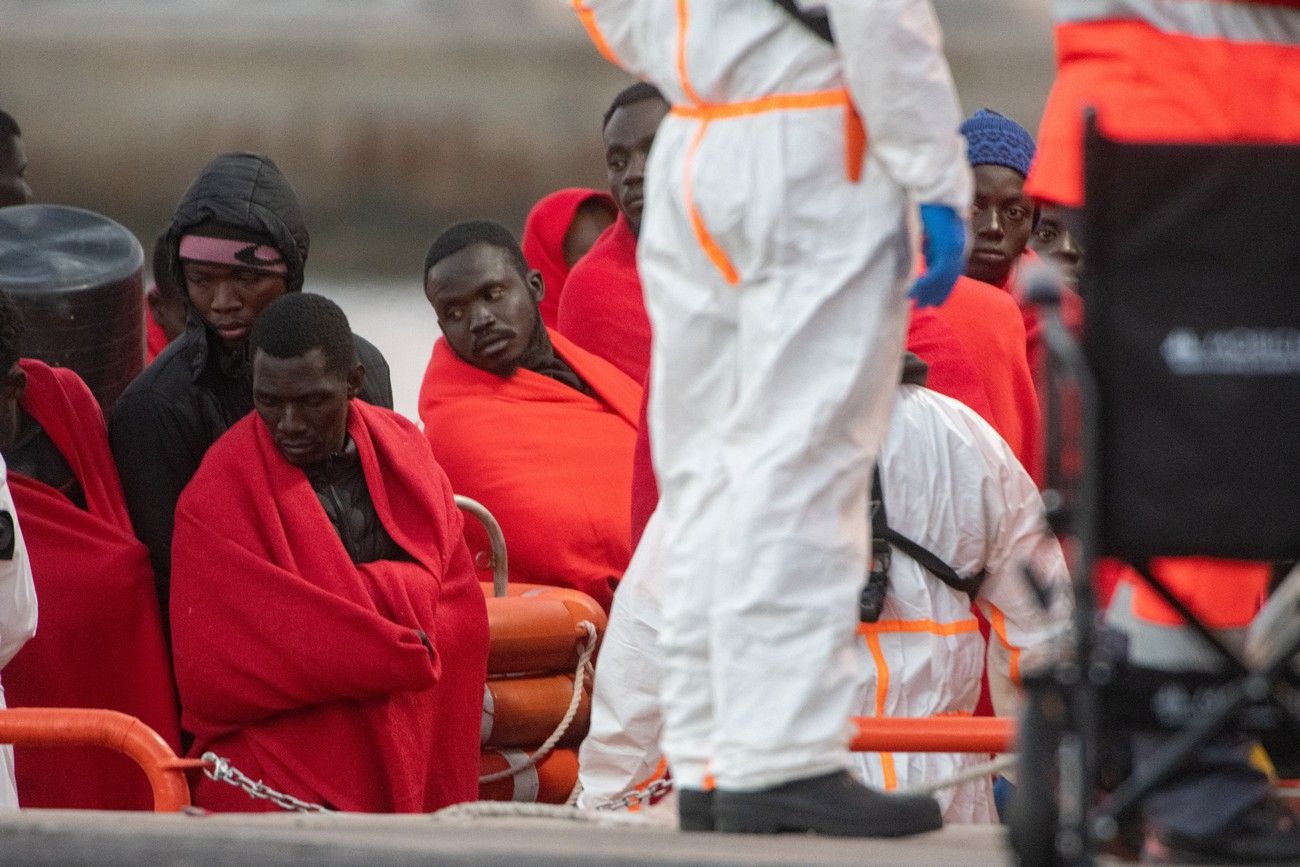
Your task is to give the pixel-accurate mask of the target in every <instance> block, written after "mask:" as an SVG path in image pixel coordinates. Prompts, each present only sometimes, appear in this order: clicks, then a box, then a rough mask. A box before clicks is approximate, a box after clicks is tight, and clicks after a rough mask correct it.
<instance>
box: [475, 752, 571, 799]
mask: <svg viewBox="0 0 1300 867" xmlns="http://www.w3.org/2000/svg"><path fill="white" fill-rule="evenodd" d="M527 761H528V753H526V752H524V751H523V750H485V751H484V752H483V753H482V755H481V756H480V757H479V774H480V776H486V775H488V774H492V773H496V772H498V771H504V770H505V769H506V768H517V767H520V766H521V765H523V764H524V763H526V762H527ZM577 784H578V753H577V751H576V750H555V751H554V752H552V753H550V754H549V755H547V756H546V757H545V758H543V759H542V760H541V761H540V762H538V763H537V765H536V766H534V767H531V768H525V769H524V770H522V771H520V772H519V773H518V774H515V775H514V776H511V777H507V778H505V779H504V780H497V781H496V782H492V783H480V784H479V787H478V797H479V800H480V801H527V802H531V803H539V804H563V803H564V802H565V801H567V800H568V799H569V794H570V793H571V792H572V791H573V787H574V786H576V785H577Z"/></svg>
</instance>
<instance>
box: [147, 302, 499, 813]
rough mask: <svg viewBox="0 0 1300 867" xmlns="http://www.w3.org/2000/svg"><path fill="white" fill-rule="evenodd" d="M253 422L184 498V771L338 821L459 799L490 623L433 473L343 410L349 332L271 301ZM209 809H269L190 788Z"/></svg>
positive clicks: (411, 436) (443, 483) (377, 422)
mask: <svg viewBox="0 0 1300 867" xmlns="http://www.w3.org/2000/svg"><path fill="white" fill-rule="evenodd" d="M252 346H253V350H254V359H253V400H254V405H255V408H256V410H257V411H256V412H255V413H253V414H251V415H249V416H247V417H245V418H244V419H243V420H242V421H240V422H239V423H237V424H236V425H235V426H234V427H232V428H231V429H230V430H229V431H228V432H227V433H226V434H225V435H224V436H222V437H221V439H220V440H218V441H217V443H216V444H215V445H214V446H213V447H212V448H211V449H210V450H209V451H208V453H207V455H206V456H205V457H204V460H203V464H202V466H201V467H200V468H199V471H198V473H197V474H196V475H195V476H194V479H193V480H192V481H191V482H190V484H189V486H188V487H187V488H186V489H185V492H184V493H183V494H182V496H181V499H180V503H179V504H178V506H177V511H176V535H175V542H174V544H173V546H172V551H173V572H172V596H171V604H172V636H173V643H174V649H175V657H176V678H177V683H178V685H179V687H180V693H181V703H182V706H183V721H184V724H185V728H186V729H187V730H189V731H192V732H193V733H194V736H195V741H194V745H193V748H192V750H191V754H192V755H201V754H202V753H203V752H205V751H208V750H211V751H213V752H215V753H217V754H218V755H221V756H224V757H226V758H228V759H230V760H231V761H232V763H233V764H234V765H235V766H236V767H238V768H239V769H240V770H242V771H243V772H244V773H246V774H248V775H249V776H250V777H253V778H254V779H261V780H263V781H265V782H266V783H267V784H268V785H270V786H272V787H273V788H276V789H279V790H281V791H284V792H287V793H289V794H291V795H294V796H296V797H298V798H302V799H304V800H307V801H311V802H314V803H319V804H323V805H325V806H328V807H332V808H334V809H339V810H350V811H367V812H423V811H430V810H436V809H439V808H441V807H445V806H447V805H449V804H454V803H457V802H460V801H466V800H473V799H474V798H475V797H476V795H477V791H478V760H479V717H480V713H481V710H482V701H483V687H484V681H485V678H486V667H487V649H488V635H487V615H486V610H485V607H484V602H483V595H482V591H481V590H480V589H479V586H478V583H477V581H476V577H475V575H474V571H473V567H472V564H471V563H470V559H469V552H468V550H467V549H466V547H465V543H464V540H463V538H462V532H463V521H462V518H461V516H460V513H459V511H458V510H457V509H456V505H455V502H454V500H453V498H452V492H451V486H450V485H449V483H448V482H447V477H446V475H445V474H444V473H443V472H442V470H441V468H440V467H439V466H438V464H437V463H436V462H435V461H434V459H433V455H432V454H431V453H430V451H429V447H428V444H427V443H426V442H425V440H424V437H423V436H422V435H421V434H420V432H419V431H418V430H417V429H416V428H415V427H414V425H412V424H411V423H410V422H408V421H406V420H405V419H403V418H401V417H400V416H397V415H395V414H394V413H392V412H389V411H387V410H384V409H380V408H377V407H373V406H370V405H368V404H365V403H362V402H359V401H357V400H354V399H353V398H355V397H356V395H357V393H358V390H359V388H360V385H361V381H362V377H363V370H362V368H361V365H360V364H358V363H357V360H356V354H355V348H354V346H353V342H352V332H351V330H350V329H349V327H348V322H347V318H346V317H345V316H344V315H343V312H342V311H341V310H340V309H339V308H338V307H337V306H336V305H335V304H333V302H331V301H328V300H327V299H325V298H323V297H322V296H319V295H310V294H293V295H286V296H284V297H282V298H280V299H278V300H276V301H275V302H273V303H272V304H271V306H269V307H268V308H267V309H266V310H265V311H264V313H263V314H262V316H261V317H260V318H259V319H258V320H257V323H256V325H255V327H254V331H253V338H252ZM195 794H196V798H195V800H196V801H197V803H199V804H200V805H201V806H204V807H207V808H209V809H217V810H240V811H243V810H264V809H275V808H274V807H273V806H269V805H267V804H266V802H264V801H253V800H251V799H250V798H248V797H247V796H246V795H245V794H244V793H243V792H241V791H239V790H237V789H234V788H232V787H230V786H227V785H225V784H224V783H215V782H212V781H209V780H206V779H204V780H202V781H200V783H199V784H198V789H197V791H196V793H195Z"/></svg>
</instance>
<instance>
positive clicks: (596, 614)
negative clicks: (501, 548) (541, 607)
mask: <svg viewBox="0 0 1300 867" xmlns="http://www.w3.org/2000/svg"><path fill="white" fill-rule="evenodd" d="M506 593H507V594H509V595H510V596H522V597H524V598H526V599H558V600H560V601H561V602H563V603H564V605H565V607H567V608H568V609H569V610H570V611H572V612H573V615H574V617H576V618H577V619H578V620H580V621H581V620H590V621H591V622H592V624H594V625H595V627H596V632H597V634H599V635H604V634H605V627H606V626H607V625H608V624H609V618H608V616H606V614H605V609H603V608H601V607H600V603H598V602H597V601H596V600H595V599H592V598H591V597H590V596H588V595H587V594H586V593H583V592H582V591H581V590H574V589H572V588H569V587H551V586H550V585H547V584H522V583H515V584H511V585H510V587H509V588H508V589H507V590H506Z"/></svg>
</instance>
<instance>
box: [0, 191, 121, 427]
mask: <svg viewBox="0 0 1300 867" xmlns="http://www.w3.org/2000/svg"><path fill="white" fill-rule="evenodd" d="M143 266H144V250H142V249H141V247H140V242H139V241H137V240H136V238H135V236H134V235H132V234H131V233H130V232H129V231H128V230H127V229H126V228H124V227H123V226H121V225H119V224H118V223H115V222H114V221H112V220H110V219H109V218H108V217H105V216H102V215H100V214H96V213H94V212H93V211H85V210H82V209H81V208H71V207H68V206H66V205H20V206H17V207H11V208H0V289H3V290H4V291H6V292H8V293H9V296H10V297H11V298H13V300H14V302H15V303H16V304H17V305H18V308H19V310H21V311H22V314H23V319H24V322H25V323H26V329H25V331H24V333H23V338H22V346H21V347H20V351H21V353H22V354H23V355H24V356H25V357H28V358H39V359H40V360H41V361H44V362H45V363H47V364H50V365H54V366H56V367H70V368H72V369H73V370H75V371H76V372H77V373H78V374H79V375H80V376H81V378H82V379H84V380H85V381H86V384H87V385H88V386H90V390H91V391H92V392H94V394H95V397H96V398H97V399H98V400H99V403H100V406H102V407H103V408H104V410H105V412H107V411H108V409H109V408H110V407H111V406H112V405H113V402H114V401H116V400H117V398H118V396H119V395H121V394H122V392H123V391H124V390H125V389H126V386H127V384H128V383H130V381H131V380H132V379H133V378H134V377H135V375H136V374H137V373H139V372H140V369H141V368H142V367H143V366H144V353H145V335H144V286H143V282H142V280H143V278H142V273H141V269H142V268H143Z"/></svg>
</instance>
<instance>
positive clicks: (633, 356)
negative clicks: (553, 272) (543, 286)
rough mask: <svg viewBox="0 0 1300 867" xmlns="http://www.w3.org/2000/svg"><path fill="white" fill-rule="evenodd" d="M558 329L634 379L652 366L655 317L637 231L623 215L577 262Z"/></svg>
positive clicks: (567, 285) (562, 300) (643, 378)
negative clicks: (640, 268) (644, 285)
mask: <svg viewBox="0 0 1300 867" xmlns="http://www.w3.org/2000/svg"><path fill="white" fill-rule="evenodd" d="M556 330H557V331H559V332H560V333H561V334H563V335H564V336H565V337H567V338H569V339H570V340H572V341H573V342H574V343H576V344H577V345H578V346H580V347H582V348H583V349H585V350H587V351H588V352H592V353H595V354H596V355H598V356H600V357H601V358H603V359H605V360H606V361H608V362H609V363H610V364H612V365H614V366H615V367H617V368H618V369H619V370H621V371H623V372H624V373H626V374H627V375H628V376H630V377H632V380H633V381H634V382H638V383H642V382H645V381H646V375H647V373H649V371H650V317H649V316H648V315H647V314H646V311H645V296H643V295H642V294H641V278H640V277H639V276H638V275H637V270H636V236H635V235H633V234H632V227H631V226H629V225H628V222H627V218H626V217H624V216H623V215H622V214H619V215H618V220H617V221H616V222H615V223H614V225H612V226H610V227H609V228H608V229H606V230H605V231H604V233H603V234H602V235H601V236H600V238H598V239H597V240H596V244H595V246H593V247H592V248H591V252H589V253H588V254H587V255H586V256H583V257H582V259H581V260H579V262H578V264H576V265H574V266H573V271H571V272H570V273H569V279H568V280H567V281H566V282H565V284H564V295H563V296H562V297H561V298H560V316H559V320H558V324H557V325H556Z"/></svg>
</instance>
